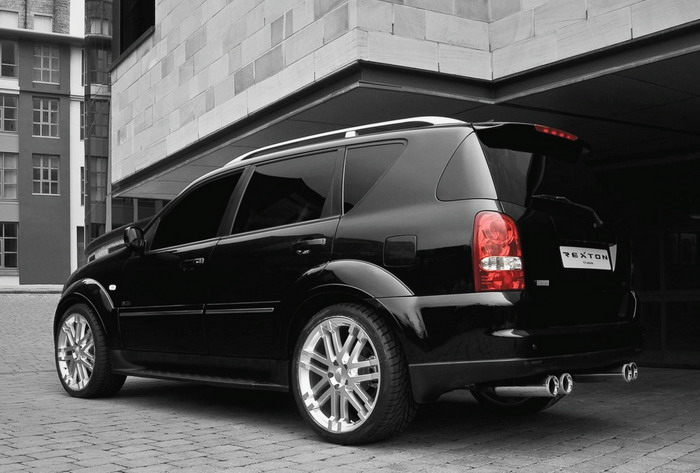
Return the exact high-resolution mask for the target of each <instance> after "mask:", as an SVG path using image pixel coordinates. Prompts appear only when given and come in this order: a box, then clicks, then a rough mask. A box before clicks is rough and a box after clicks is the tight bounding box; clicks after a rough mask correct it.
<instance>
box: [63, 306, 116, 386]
mask: <svg viewBox="0 0 700 473" xmlns="http://www.w3.org/2000/svg"><path fill="white" fill-rule="evenodd" d="M54 343H55V354H56V370H57V371H58V377H59V379H60V380H61V384H62V385H63V388H64V389H65V390H66V392H67V393H68V394H70V395H71V396H73V397H83V398H92V397H102V396H110V395H112V394H115V393H116V392H117V391H119V390H120V389H121V387H122V386H123V385H124V381H125V380H126V376H121V375H115V374H112V368H111V365H110V361H109V355H108V353H107V343H106V338H105V333H104V330H103V329H102V326H101V325H100V321H99V320H98V319H97V317H96V316H95V314H94V312H93V311H92V309H90V308H89V307H88V306H87V305H85V304H75V305H73V306H71V307H69V308H68V310H66V311H65V312H64V313H63V315H62V316H61V319H60V320H59V322H58V325H57V326H56V333H55V334H54Z"/></svg>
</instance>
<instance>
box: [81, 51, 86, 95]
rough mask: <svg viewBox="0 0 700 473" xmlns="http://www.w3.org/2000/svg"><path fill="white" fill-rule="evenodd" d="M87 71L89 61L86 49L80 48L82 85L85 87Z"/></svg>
mask: <svg viewBox="0 0 700 473" xmlns="http://www.w3.org/2000/svg"><path fill="white" fill-rule="evenodd" d="M86 71H87V62H86V59H85V50H84V49H81V50H80V86H81V87H85V72H86Z"/></svg>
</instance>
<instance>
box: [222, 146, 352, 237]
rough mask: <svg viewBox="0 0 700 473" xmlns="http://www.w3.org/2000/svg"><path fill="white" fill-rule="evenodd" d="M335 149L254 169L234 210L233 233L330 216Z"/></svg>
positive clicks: (335, 158)
mask: <svg viewBox="0 0 700 473" xmlns="http://www.w3.org/2000/svg"><path fill="white" fill-rule="evenodd" d="M339 152H340V151H339V150H333V151H327V152H323V153H318V154H313V155H308V156H303V157H299V158H293V159H288V160H285V161H277V162H274V163H270V164H264V165H262V166H258V167H257V168H255V172H254V173H253V176H252V177H251V179H250V183H249V184H248V187H247V189H246V191H245V195H244V196H243V200H242V201H241V206H240V208H239V210H238V215H237V217H236V223H235V225H234V226H233V232H234V233H241V232H249V231H252V230H260V229H263V228H270V227H277V226H280V225H287V224H290V223H298V222H305V221H307V220H314V219H317V218H321V217H328V216H330V215H331V214H332V208H333V202H332V200H333V199H332V193H333V176H334V174H335V166H336V162H337V161H338V159H337V158H338V156H339Z"/></svg>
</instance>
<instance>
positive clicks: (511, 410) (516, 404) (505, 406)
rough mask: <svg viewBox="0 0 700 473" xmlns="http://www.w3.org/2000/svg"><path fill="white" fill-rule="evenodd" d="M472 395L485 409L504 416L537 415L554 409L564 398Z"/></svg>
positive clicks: (474, 393) (490, 394)
mask: <svg viewBox="0 0 700 473" xmlns="http://www.w3.org/2000/svg"><path fill="white" fill-rule="evenodd" d="M471 393H472V396H474V398H475V399H476V400H477V401H478V402H479V404H481V405H482V406H483V407H485V408H487V409H488V410H490V411H492V412H495V413H497V414H503V415H530V414H535V413H537V412H539V411H542V410H544V409H547V408H549V407H552V406H553V405H554V404H556V403H557V402H558V401H559V400H560V399H561V398H562V397H563V396H556V397H506V396H498V395H496V394H492V393H488V392H483V391H472V392H471Z"/></svg>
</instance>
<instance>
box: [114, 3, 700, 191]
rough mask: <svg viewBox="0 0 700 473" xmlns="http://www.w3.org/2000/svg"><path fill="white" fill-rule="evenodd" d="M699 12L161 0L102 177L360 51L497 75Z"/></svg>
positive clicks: (130, 73)
mask: <svg viewBox="0 0 700 473" xmlns="http://www.w3.org/2000/svg"><path fill="white" fill-rule="evenodd" d="M698 19H700V2H698V1H697V0H520V1H518V0H301V1H300V0H240V1H236V2H228V1H226V0H207V1H205V2H201V3H198V2H187V1H184V0H163V1H161V2H159V3H158V4H157V5H156V28H155V32H154V34H153V35H151V36H150V37H149V38H147V39H146V41H144V43H142V44H141V45H139V46H138V47H137V48H136V50H135V51H134V52H133V53H132V54H130V55H129V56H127V57H125V58H123V60H122V61H121V62H120V63H119V64H118V66H117V67H116V68H115V69H114V71H113V74H112V80H113V86H112V87H113V96H114V97H115V101H114V105H113V108H112V120H113V127H112V130H113V134H112V146H113V148H112V151H113V162H112V172H113V176H112V177H113V180H120V179H121V178H123V177H126V176H128V175H130V174H133V173H134V172H136V171H138V170H140V169H142V168H144V167H146V166H148V165H150V164H152V163H154V162H157V161H159V160H161V159H163V158H165V157H166V156H168V155H170V154H172V153H174V152H176V151H178V150H180V149H182V148H184V147H185V146H187V145H189V144H191V143H193V142H195V141H197V140H198V139H201V138H203V137H205V136H207V135H209V134H211V133H213V132H215V131H217V130H219V129H221V128H223V127H225V126H227V125H230V124H233V123H236V122H237V121H239V120H241V119H242V118H244V117H246V116H247V115H249V114H251V113H253V112H255V111H257V110H260V109H262V108H263V107H265V106H268V105H271V104H273V103H275V102H276V101H278V100H279V99H281V98H283V97H285V96H288V95H290V94H292V93H294V92H296V91H299V90H300V89H302V88H304V87H305V86H308V85H310V84H312V83H314V82H316V81H318V80H320V79H322V78H324V77H327V76H328V75H330V74H332V73H333V72H335V71H337V70H340V69H342V68H343V67H345V66H348V65H350V64H352V63H355V62H357V61H358V60H363V61H370V62H376V63H382V64H389V65H395V66H402V67H409V68H415V69H420V70H425V71H432V72H438V73H444V74H450V75H456V76H462V77H465V78H471V79H477V80H494V79H500V78H503V77H507V76H511V75H513V74H517V73H520V72H523V71H527V70H530V69H532V68H536V67H539V66H543V65H547V64H551V63H554V62H557V61H560V60H566V59H569V58H572V57H575V56H579V55H583V54H587V53H590V52H592V51H597V50H599V49H601V48H605V47H608V46H613V45H616V44H620V43H623V42H625V41H629V40H632V39H635V38H639V37H643V36H646V35H649V34H652V33H655V32H658V31H662V30H665V29H668V28H673V27H676V26H682V25H684V24H687V23H690V22H692V21H695V20H698Z"/></svg>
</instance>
